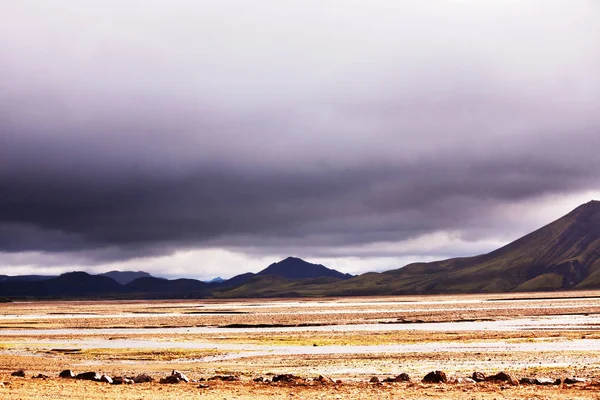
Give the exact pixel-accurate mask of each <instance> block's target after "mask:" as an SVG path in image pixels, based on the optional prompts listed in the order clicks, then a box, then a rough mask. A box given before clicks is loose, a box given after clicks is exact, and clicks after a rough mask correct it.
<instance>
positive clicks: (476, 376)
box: [471, 372, 485, 382]
mask: <svg viewBox="0 0 600 400" xmlns="http://www.w3.org/2000/svg"><path fill="white" fill-rule="evenodd" d="M471 379H473V380H474V381H475V382H483V381H485V375H484V374H483V372H473V375H471Z"/></svg>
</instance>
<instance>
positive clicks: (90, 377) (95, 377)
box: [75, 372, 101, 382]
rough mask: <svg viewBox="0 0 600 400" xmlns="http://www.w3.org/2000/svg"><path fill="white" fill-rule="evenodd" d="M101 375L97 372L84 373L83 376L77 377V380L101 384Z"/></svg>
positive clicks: (78, 375)
mask: <svg viewBox="0 0 600 400" xmlns="http://www.w3.org/2000/svg"><path fill="white" fill-rule="evenodd" d="M100 378H101V376H100V374H99V373H97V372H82V373H81V374H77V375H75V379H81V380H84V381H95V382H100Z"/></svg>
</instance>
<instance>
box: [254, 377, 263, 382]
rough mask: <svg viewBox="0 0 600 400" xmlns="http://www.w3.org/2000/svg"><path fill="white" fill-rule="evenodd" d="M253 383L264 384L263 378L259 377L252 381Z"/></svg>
mask: <svg viewBox="0 0 600 400" xmlns="http://www.w3.org/2000/svg"><path fill="white" fill-rule="evenodd" d="M252 380H253V381H254V382H264V381H265V378H263V377H262V376H259V377H258V378H254V379H252Z"/></svg>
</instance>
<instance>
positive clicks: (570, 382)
mask: <svg viewBox="0 0 600 400" xmlns="http://www.w3.org/2000/svg"><path fill="white" fill-rule="evenodd" d="M587 382H589V379H585V378H575V377H573V378H567V379H565V380H564V383H565V384H566V385H574V384H576V383H587Z"/></svg>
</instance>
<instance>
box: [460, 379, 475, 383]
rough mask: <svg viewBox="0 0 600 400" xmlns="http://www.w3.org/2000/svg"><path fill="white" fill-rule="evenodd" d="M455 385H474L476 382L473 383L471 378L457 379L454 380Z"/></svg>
mask: <svg viewBox="0 0 600 400" xmlns="http://www.w3.org/2000/svg"><path fill="white" fill-rule="evenodd" d="M456 383H458V384H463V383H469V384H472V383H476V382H475V380H474V379H471V378H457V379H456Z"/></svg>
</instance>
